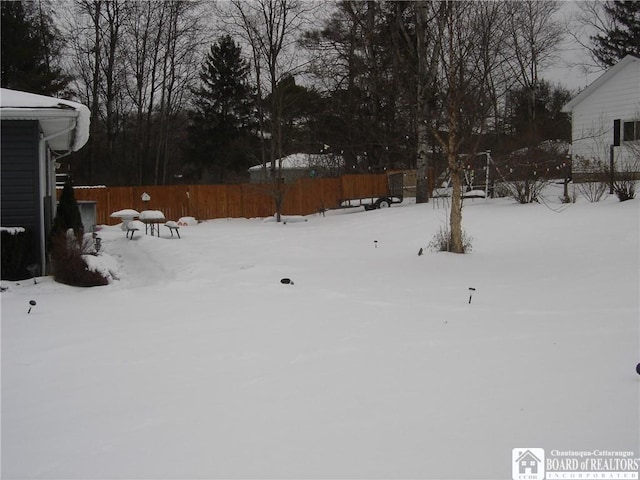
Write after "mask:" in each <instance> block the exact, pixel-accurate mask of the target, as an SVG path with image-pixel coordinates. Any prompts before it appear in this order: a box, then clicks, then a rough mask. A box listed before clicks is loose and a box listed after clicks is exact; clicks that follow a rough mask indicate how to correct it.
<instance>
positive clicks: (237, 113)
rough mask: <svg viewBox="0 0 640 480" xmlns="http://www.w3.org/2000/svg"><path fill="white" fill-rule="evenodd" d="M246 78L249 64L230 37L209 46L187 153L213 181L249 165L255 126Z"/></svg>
mask: <svg viewBox="0 0 640 480" xmlns="http://www.w3.org/2000/svg"><path fill="white" fill-rule="evenodd" d="M248 74H249V64H248V63H247V62H246V60H244V59H243V58H242V52H241V49H240V47H239V46H238V45H237V44H236V43H235V42H234V41H233V39H232V38H231V37H230V36H229V35H226V36H223V37H221V38H220V39H219V40H218V41H217V42H216V43H215V44H213V45H212V46H211V49H210V51H209V53H208V54H207V57H206V59H205V61H204V63H203V64H202V67H201V71H200V80H201V86H200V88H198V89H197V90H196V91H194V94H195V100H194V104H195V110H194V112H192V114H191V118H190V120H191V122H190V125H189V143H190V145H191V146H192V147H191V149H192V151H191V152H190V153H191V155H192V158H193V159H194V161H195V162H196V163H197V164H198V165H199V167H200V168H202V169H212V170H213V172H211V173H213V175H214V180H216V181H224V180H225V179H226V177H227V174H228V173H230V172H239V171H241V170H243V169H246V167H247V166H249V165H250V164H251V163H252V162H251V161H250V160H248V158H247V157H248V155H247V153H246V150H247V148H249V147H248V144H249V142H250V135H249V134H250V131H251V128H252V127H253V123H254V122H253V113H252V110H253V108H252V107H253V105H254V100H253V90H252V88H251V86H250V85H249V83H248V81H247V77H248Z"/></svg>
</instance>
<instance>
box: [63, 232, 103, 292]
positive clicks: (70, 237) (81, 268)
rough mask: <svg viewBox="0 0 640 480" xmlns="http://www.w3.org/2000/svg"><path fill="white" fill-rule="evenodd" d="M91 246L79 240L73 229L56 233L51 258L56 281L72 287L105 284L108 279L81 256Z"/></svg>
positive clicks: (90, 248)
mask: <svg viewBox="0 0 640 480" xmlns="http://www.w3.org/2000/svg"><path fill="white" fill-rule="evenodd" d="M91 250H93V246H90V244H89V243H88V242H87V241H86V240H85V241H82V242H79V241H78V240H77V237H76V236H75V234H74V232H73V229H71V228H70V229H69V230H67V232H66V233H64V234H61V233H59V234H57V235H56V236H55V237H54V238H53V239H52V249H51V258H52V260H53V271H54V279H55V280H56V282H60V283H64V284H67V285H72V286H74V287H95V286H99V285H107V284H108V283H109V280H108V279H107V278H106V277H105V276H104V275H103V274H102V273H101V272H99V271H96V270H92V269H90V268H89V266H88V265H87V262H86V261H85V259H84V258H83V256H84V255H87V254H88V253H90V251H91Z"/></svg>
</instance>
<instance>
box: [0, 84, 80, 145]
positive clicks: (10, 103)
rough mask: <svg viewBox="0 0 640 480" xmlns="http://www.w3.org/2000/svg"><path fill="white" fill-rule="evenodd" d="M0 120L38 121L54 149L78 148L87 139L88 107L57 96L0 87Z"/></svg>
mask: <svg viewBox="0 0 640 480" xmlns="http://www.w3.org/2000/svg"><path fill="white" fill-rule="evenodd" d="M0 118H1V119H2V120H38V121H39V122H40V128H41V129H42V133H43V135H44V137H45V139H46V140H47V143H48V144H49V148H51V150H53V151H57V152H63V151H69V150H71V151H74V152H75V151H77V150H80V148H82V147H83V146H84V144H85V143H87V141H88V140H89V123H90V119H91V114H90V112H89V109H88V108H87V107H86V106H84V105H82V104H81V103H77V102H72V101H69V100H62V99H59V98H53V97H46V96H44V95H36V94H35V93H27V92H19V91H17V90H10V89H7V88H2V89H0Z"/></svg>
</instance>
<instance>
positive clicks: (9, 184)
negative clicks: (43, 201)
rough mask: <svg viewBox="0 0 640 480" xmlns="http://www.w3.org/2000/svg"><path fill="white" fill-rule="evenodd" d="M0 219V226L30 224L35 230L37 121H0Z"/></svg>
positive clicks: (37, 218)
mask: <svg viewBox="0 0 640 480" xmlns="http://www.w3.org/2000/svg"><path fill="white" fill-rule="evenodd" d="M1 124H2V130H1V137H0V138H1V140H2V141H1V143H2V150H1V152H0V162H1V165H2V171H1V172H0V173H1V176H0V188H1V190H0V194H1V198H0V207H1V212H0V215H1V217H0V221H1V222H2V226H3V227H30V228H32V229H34V230H35V231H36V232H37V233H38V238H40V230H41V228H42V227H41V226H42V221H41V218H40V198H41V195H40V191H39V190H40V180H39V139H40V131H39V125H38V122H37V121H35V120H33V121H27V120H24V121H17V120H4V121H2V122H1Z"/></svg>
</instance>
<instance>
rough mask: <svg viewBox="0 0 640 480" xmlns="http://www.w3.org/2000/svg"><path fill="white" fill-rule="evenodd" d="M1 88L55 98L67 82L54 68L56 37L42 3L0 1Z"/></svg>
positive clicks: (56, 68)
mask: <svg viewBox="0 0 640 480" xmlns="http://www.w3.org/2000/svg"><path fill="white" fill-rule="evenodd" d="M0 3H1V5H0V10H1V12H2V41H1V43H0V49H1V53H0V57H1V64H2V67H1V68H2V74H1V75H0V83H1V84H2V87H5V88H11V89H14V90H24V91H27V92H32V93H39V94H42V95H58V94H60V93H61V92H62V91H63V90H64V88H65V87H66V85H67V83H68V81H69V79H68V77H66V76H65V75H64V74H63V73H62V70H61V69H60V68H58V67H56V66H55V65H54V63H55V61H56V59H57V58H58V57H59V52H60V37H59V33H58V31H57V30H56V28H55V26H54V22H53V21H52V19H51V16H50V15H49V14H48V13H47V11H46V9H45V5H43V3H42V2H39V3H37V4H36V2H21V1H15V2H0Z"/></svg>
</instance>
